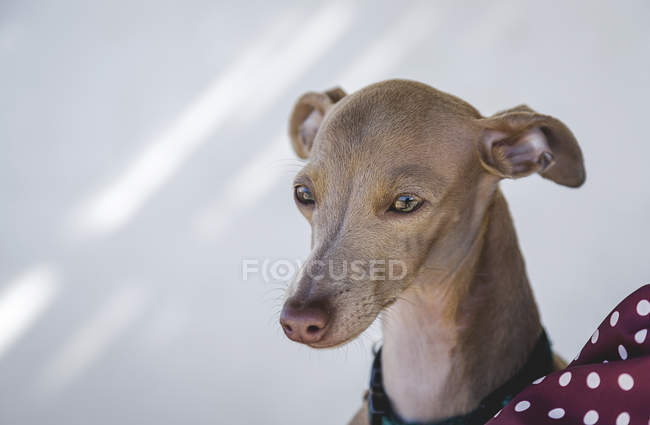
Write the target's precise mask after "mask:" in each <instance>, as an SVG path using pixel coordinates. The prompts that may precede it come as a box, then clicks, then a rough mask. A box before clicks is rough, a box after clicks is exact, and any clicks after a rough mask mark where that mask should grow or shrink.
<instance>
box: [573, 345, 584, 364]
mask: <svg viewBox="0 0 650 425" xmlns="http://www.w3.org/2000/svg"><path fill="white" fill-rule="evenodd" d="M580 354H582V348H581V349H580V351H578V354H576V356H575V357H574V358H573V360H574V361H575V360H578V359H579V358H580Z"/></svg>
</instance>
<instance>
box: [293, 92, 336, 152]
mask: <svg viewBox="0 0 650 425" xmlns="http://www.w3.org/2000/svg"><path fill="white" fill-rule="evenodd" d="M344 97H345V92H344V91H343V89H341V88H339V87H335V88H333V89H330V90H327V91H326V92H325V93H317V92H308V93H305V94H303V95H302V96H300V98H299V99H298V101H297V102H296V106H294V107H293V112H292V113H291V118H290V119H289V136H290V137H291V144H292V145H293V149H294V150H295V151H296V154H297V155H298V156H299V157H300V158H303V159H304V158H307V157H308V156H309V151H310V150H311V147H312V144H313V143H314V138H315V137H316V133H317V132H318V129H319V127H320V125H321V123H322V122H323V118H324V117H325V114H326V113H327V111H328V110H329V109H330V108H331V107H332V106H333V105H334V104H335V103H336V102H338V101H339V100H341V99H343V98H344Z"/></svg>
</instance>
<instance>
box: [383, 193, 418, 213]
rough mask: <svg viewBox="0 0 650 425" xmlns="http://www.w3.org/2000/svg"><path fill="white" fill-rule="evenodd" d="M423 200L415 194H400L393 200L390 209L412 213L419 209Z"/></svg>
mask: <svg viewBox="0 0 650 425" xmlns="http://www.w3.org/2000/svg"><path fill="white" fill-rule="evenodd" d="M421 204H422V200H421V199H420V198H418V197H417V196H415V195H400V196H398V197H397V198H395V200H394V201H393V204H392V205H391V206H390V209H391V210H393V211H397V212H400V213H410V212H413V211H415V210H416V209H418V207H419V206H420V205H421Z"/></svg>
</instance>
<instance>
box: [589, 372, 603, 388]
mask: <svg viewBox="0 0 650 425" xmlns="http://www.w3.org/2000/svg"><path fill="white" fill-rule="evenodd" d="M599 385H600V376H599V375H598V374H597V373H596V372H591V373H590V374H589V375H587V386H588V387H589V388H591V389H594V388H598V386H599Z"/></svg>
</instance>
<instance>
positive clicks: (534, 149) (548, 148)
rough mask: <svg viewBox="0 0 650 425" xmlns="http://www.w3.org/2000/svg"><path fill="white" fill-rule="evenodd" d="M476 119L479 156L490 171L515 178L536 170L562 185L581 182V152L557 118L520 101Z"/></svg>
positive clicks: (582, 172)
mask: <svg viewBox="0 0 650 425" xmlns="http://www.w3.org/2000/svg"><path fill="white" fill-rule="evenodd" d="M479 122H480V123H481V125H482V126H483V133H482V135H481V138H480V141H479V146H478V149H479V157H480V158H481V162H482V163H483V166H484V167H485V168H486V169H487V170H488V171H489V172H491V173H492V174H496V175H498V176H500V177H507V178H518V177H524V176H527V175H529V174H532V173H535V172H537V173H539V174H540V175H541V176H542V177H544V178H546V179H549V180H553V181H554V182H555V183H558V184H561V185H564V186H569V187H578V186H581V185H582V183H584V181H585V168H584V163H583V160H582V152H581V151H580V147H579V146H578V142H577V141H576V138H575V137H574V136H573V133H571V130H569V129H568V128H567V126H566V125H564V124H563V123H562V122H561V121H560V120H558V119H556V118H553V117H550V116H548V115H542V114H539V113H537V112H535V111H533V110H532V109H530V108H529V107H528V106H526V105H520V106H517V107H515V108H512V109H508V110H506V111H502V112H499V113H498V114H495V115H493V116H491V117H488V118H482V119H480V120H479Z"/></svg>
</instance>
